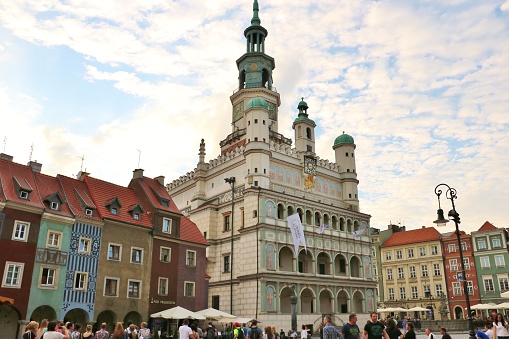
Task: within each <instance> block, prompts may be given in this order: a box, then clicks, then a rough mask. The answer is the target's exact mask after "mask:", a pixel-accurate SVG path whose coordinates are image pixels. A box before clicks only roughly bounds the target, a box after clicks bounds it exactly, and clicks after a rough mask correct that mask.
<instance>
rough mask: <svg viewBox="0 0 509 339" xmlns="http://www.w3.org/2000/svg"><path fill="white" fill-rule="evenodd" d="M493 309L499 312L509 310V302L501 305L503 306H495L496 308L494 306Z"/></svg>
mask: <svg viewBox="0 0 509 339" xmlns="http://www.w3.org/2000/svg"><path fill="white" fill-rule="evenodd" d="M493 308H496V309H497V310H502V309H504V310H505V309H508V308H509V302H505V303H501V304H498V305H495V306H493Z"/></svg>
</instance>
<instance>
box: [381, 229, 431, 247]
mask: <svg viewBox="0 0 509 339" xmlns="http://www.w3.org/2000/svg"><path fill="white" fill-rule="evenodd" d="M440 237H441V235H440V232H438V231H437V230H436V229H435V228H434V227H426V228H419V229H416V230H409V231H403V232H397V233H394V234H392V235H391V236H390V237H389V239H387V241H386V242H385V243H384V244H383V245H382V247H391V246H399V245H406V244H414V243H420V242H426V241H432V240H438V239H440Z"/></svg>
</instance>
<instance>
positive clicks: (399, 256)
mask: <svg viewBox="0 0 509 339" xmlns="http://www.w3.org/2000/svg"><path fill="white" fill-rule="evenodd" d="M396 259H403V253H401V250H396Z"/></svg>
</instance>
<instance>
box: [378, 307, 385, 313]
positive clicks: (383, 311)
mask: <svg viewBox="0 0 509 339" xmlns="http://www.w3.org/2000/svg"><path fill="white" fill-rule="evenodd" d="M376 311H377V312H378V313H385V312H387V309H385V308H379V309H377V310H376Z"/></svg>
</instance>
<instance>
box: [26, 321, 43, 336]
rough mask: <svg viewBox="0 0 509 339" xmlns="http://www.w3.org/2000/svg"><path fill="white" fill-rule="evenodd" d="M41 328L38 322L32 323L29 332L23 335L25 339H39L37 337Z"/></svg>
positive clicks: (28, 327) (29, 324)
mask: <svg viewBox="0 0 509 339" xmlns="http://www.w3.org/2000/svg"><path fill="white" fill-rule="evenodd" d="M38 328H39V323H38V322H37V321H31V322H29V323H28V325H27V330H26V332H25V333H23V339H38V337H37V329H38Z"/></svg>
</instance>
